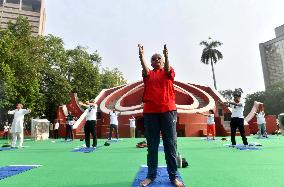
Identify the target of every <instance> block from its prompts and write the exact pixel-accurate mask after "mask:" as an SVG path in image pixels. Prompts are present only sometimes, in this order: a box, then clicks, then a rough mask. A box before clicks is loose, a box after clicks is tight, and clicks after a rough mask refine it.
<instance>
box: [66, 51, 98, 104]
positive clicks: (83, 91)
mask: <svg viewBox="0 0 284 187" xmlns="http://www.w3.org/2000/svg"><path fill="white" fill-rule="evenodd" d="M96 57H99V56H98V54H97V52H94V53H93V54H89V53H88V52H87V50H86V48H84V47H81V46H78V47H76V48H75V49H71V50H67V59H68V60H67V63H68V66H69V71H68V75H67V79H68V81H69V82H70V84H71V86H72V90H73V91H74V92H77V93H78V97H79V98H80V99H82V100H89V99H91V98H95V97H96V96H97V94H98V93H99V91H100V72H99V70H100V69H99V66H100V61H101V58H96Z"/></svg>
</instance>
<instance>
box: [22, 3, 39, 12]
mask: <svg viewBox="0 0 284 187" xmlns="http://www.w3.org/2000/svg"><path fill="white" fill-rule="evenodd" d="M40 7H41V0H23V1H22V10H26V11H32V12H40Z"/></svg>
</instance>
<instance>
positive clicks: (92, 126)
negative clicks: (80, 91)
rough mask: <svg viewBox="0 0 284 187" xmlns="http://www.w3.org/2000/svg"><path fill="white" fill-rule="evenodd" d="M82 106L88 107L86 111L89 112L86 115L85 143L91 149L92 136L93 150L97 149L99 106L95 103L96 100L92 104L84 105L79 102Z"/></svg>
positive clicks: (91, 101)
mask: <svg viewBox="0 0 284 187" xmlns="http://www.w3.org/2000/svg"><path fill="white" fill-rule="evenodd" d="M79 104H80V105H81V106H85V107H87V109H86V110H85V111H86V112H87V115H86V123H85V126H84V132H85V143H86V147H88V148H89V147H90V134H92V136H93V145H92V147H93V148H96V147H97V134H96V121H97V109H98V106H97V104H96V103H95V100H94V99H92V100H90V102H87V103H86V104H84V103H83V102H79Z"/></svg>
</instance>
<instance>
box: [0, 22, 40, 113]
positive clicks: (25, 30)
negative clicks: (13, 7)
mask: <svg viewBox="0 0 284 187" xmlns="http://www.w3.org/2000/svg"><path fill="white" fill-rule="evenodd" d="M0 33H1V34H0V51H1V52H0V59H1V63H2V65H1V67H2V68H4V69H2V74H4V75H5V76H4V77H2V84H3V85H6V91H5V92H6V93H7V88H8V87H9V89H8V90H9V92H10V91H12V92H11V93H12V94H13V97H9V96H8V95H7V94H6V95H5V98H3V99H2V103H1V104H0V107H1V108H5V109H6V110H7V109H10V108H12V107H13V106H14V105H15V103H17V102H21V103H23V104H24V105H25V107H28V108H31V109H32V110H33V115H38V114H40V113H42V112H43V110H44V106H42V105H41V101H42V98H43V95H42V94H41V93H40V89H39V86H40V79H41V75H40V73H39V70H40V69H41V68H42V65H43V63H42V58H41V50H40V47H39V45H40V42H39V40H38V38H37V37H33V36H31V26H30V25H29V22H28V20H27V18H24V17H18V19H17V20H16V22H15V23H11V22H10V23H8V29H5V30H1V31H0ZM7 85H9V86H8V87H7ZM11 93H10V94H11Z"/></svg>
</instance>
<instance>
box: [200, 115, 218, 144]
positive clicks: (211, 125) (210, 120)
mask: <svg viewBox="0 0 284 187" xmlns="http://www.w3.org/2000/svg"><path fill="white" fill-rule="evenodd" d="M197 114H201V115H203V116H207V140H209V135H210V133H211V134H212V137H213V140H215V134H216V130H215V120H214V111H213V110H209V114H202V113H199V112H197Z"/></svg>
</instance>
